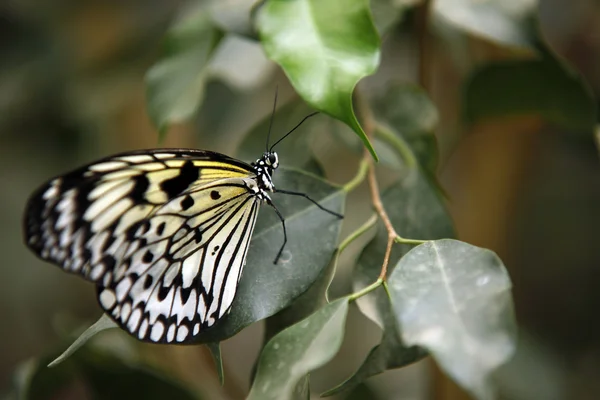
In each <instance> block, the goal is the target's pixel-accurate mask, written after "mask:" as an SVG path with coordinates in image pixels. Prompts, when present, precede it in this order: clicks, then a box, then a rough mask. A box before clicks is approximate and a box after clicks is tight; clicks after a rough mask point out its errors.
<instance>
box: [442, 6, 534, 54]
mask: <svg viewBox="0 0 600 400" xmlns="http://www.w3.org/2000/svg"><path fill="white" fill-rule="evenodd" d="M537 3H538V2H537V0H486V1H478V0H437V1H434V2H433V3H432V5H433V12H434V16H436V17H438V18H439V19H440V20H442V21H445V22H446V23H449V24H451V25H453V26H455V27H457V28H458V29H462V30H465V31H467V32H470V33H472V34H474V35H477V36H481V37H483V38H486V39H488V40H491V41H494V42H496V43H498V44H501V45H504V46H510V47H515V48H518V49H521V50H526V51H535V45H534V42H535V39H534V35H533V34H532V31H533V28H532V26H531V25H532V24H531V19H532V18H533V15H534V14H535V12H536V11H537Z"/></svg>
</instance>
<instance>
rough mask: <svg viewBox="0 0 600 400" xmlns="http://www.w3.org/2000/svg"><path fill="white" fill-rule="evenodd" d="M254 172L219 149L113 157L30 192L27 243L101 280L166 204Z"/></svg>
mask: <svg viewBox="0 0 600 400" xmlns="http://www.w3.org/2000/svg"><path fill="white" fill-rule="evenodd" d="M250 174H251V167H250V166H248V165H247V164H245V163H243V162H241V161H237V160H235V159H232V158H230V157H227V156H225V155H222V154H219V153H212V152H206V151H197V150H178V149H162V150H150V151H148V150H146V151H137V152H130V153H124V154H120V155H116V156H113V157H109V158H106V159H103V160H100V161H98V162H95V163H92V164H90V165H87V166H85V167H83V168H80V169H77V170H75V171H73V172H71V173H68V174H66V175H63V176H60V177H57V178H54V179H52V180H50V181H49V182H48V183H46V184H45V185H43V186H42V187H41V188H39V189H38V190H37V191H36V193H34V195H33V196H32V197H31V198H30V200H29V202H28V205H27V208H26V211H25V220H24V234H25V242H26V243H27V245H28V246H29V247H30V248H31V249H32V250H33V251H34V252H35V253H36V254H37V255H38V256H39V257H40V258H42V259H44V260H48V261H51V262H53V263H55V264H57V265H59V266H61V267H62V268H63V269H64V270H66V271H68V272H72V273H77V274H80V275H82V276H83V277H84V278H86V279H88V280H91V281H95V282H99V281H101V280H102V279H104V276H105V274H106V273H107V272H110V271H112V270H113V269H114V268H116V267H117V266H118V265H121V264H122V262H121V261H122V259H123V257H124V254H125V252H126V251H127V248H128V246H129V242H130V241H131V238H132V237H135V236H136V234H138V233H139V230H140V229H143V227H144V226H145V224H144V221H145V220H146V219H147V218H148V217H149V216H151V215H153V213H155V212H156V210H157V209H159V208H160V207H161V206H163V205H165V204H167V203H169V202H170V201H171V200H172V199H175V198H176V197H178V196H179V195H181V193H184V192H185V191H187V190H190V189H192V188H197V187H200V186H202V185H205V184H208V183H210V182H214V181H215V180H221V179H242V178H244V177H248V176H249V175H250Z"/></svg>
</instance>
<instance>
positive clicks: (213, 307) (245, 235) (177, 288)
mask: <svg viewBox="0 0 600 400" xmlns="http://www.w3.org/2000/svg"><path fill="white" fill-rule="evenodd" d="M256 180H257V177H256V174H255V171H254V169H253V167H252V166H250V165H248V164H246V163H243V162H241V161H239V160H235V159H233V158H230V157H227V156H225V155H222V154H219V153H213V152H207V151H200V150H178V149H162V150H154V151H150V152H149V151H143V152H129V153H124V154H120V155H116V156H113V157H109V158H106V159H103V160H100V161H98V162H96V163H93V164H90V165H87V166H85V167H83V168H80V169H77V170H75V171H72V172H71V173H68V174H66V175H63V176H60V177H57V178H54V179H52V180H50V181H49V182H48V183H47V184H46V185H44V186H42V187H41V188H40V189H38V191H37V192H35V193H34V194H33V196H32V197H31V199H30V200H29V203H28V205H27V210H26V217H25V221H24V224H25V226H24V232H25V241H26V243H27V244H28V246H29V247H30V248H31V249H32V250H33V251H34V252H35V253H36V254H37V255H38V256H39V257H40V258H42V259H44V260H48V261H51V262H53V263H55V264H58V265H59V266H61V267H62V268H63V269H64V270H66V271H67V272H71V273H75V274H79V275H81V276H83V277H84V278H85V279H88V280H90V281H92V282H94V283H95V284H96V288H97V296H98V301H99V303H100V305H101V307H102V308H103V309H104V310H105V312H106V313H107V314H108V315H110V316H111V317H112V318H113V320H114V321H115V322H116V323H117V324H119V325H120V326H121V327H122V328H123V329H125V330H127V331H128V332H129V333H130V334H132V335H134V336H136V337H137V338H139V339H141V340H144V341H150V342H155V343H173V342H176V343H183V342H186V341H189V340H191V339H193V337H194V336H196V335H197V334H198V333H199V332H201V331H203V330H204V329H206V328H208V327H210V326H212V325H214V324H215V323H216V322H217V321H218V320H219V319H221V318H222V317H223V316H224V315H225V314H226V313H227V312H228V310H229V309H230V307H231V304H232V302H233V299H234V296H235V292H236V289H237V283H238V281H239V279H240V277H241V274H242V270H243V267H244V264H245V260H246V255H247V252H248V247H249V244H250V239H251V236H252V232H253V230H254V225H255V223H256V218H257V215H258V210H259V208H260V204H261V198H260V196H258V195H257V193H258V192H257V190H256Z"/></svg>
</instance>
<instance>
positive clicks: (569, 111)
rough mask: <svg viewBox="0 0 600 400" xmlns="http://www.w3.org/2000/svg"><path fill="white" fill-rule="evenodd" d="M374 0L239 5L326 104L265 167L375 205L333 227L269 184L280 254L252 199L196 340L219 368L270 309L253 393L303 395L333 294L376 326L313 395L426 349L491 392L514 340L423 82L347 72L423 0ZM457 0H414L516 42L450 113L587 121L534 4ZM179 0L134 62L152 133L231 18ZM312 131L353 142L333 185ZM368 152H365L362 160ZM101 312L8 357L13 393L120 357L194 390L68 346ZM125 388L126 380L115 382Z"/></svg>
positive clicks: (200, 86) (164, 126)
mask: <svg viewBox="0 0 600 400" xmlns="http://www.w3.org/2000/svg"><path fill="white" fill-rule="evenodd" d="M371 3H373V5H372V7H374V8H376V10H377V12H375V13H372V12H371V9H370V6H369V2H368V1H366V0H267V1H265V2H262V3H261V4H260V5H258V6H256V7H255V9H254V10H252V12H251V13H249V15H251V16H252V17H251V18H252V21H253V23H254V27H255V30H256V34H257V35H249V36H250V37H251V38H252V40H256V41H258V42H259V43H260V44H261V46H262V47H263V49H264V51H265V53H266V55H267V57H268V58H269V59H271V60H272V61H273V62H275V63H277V64H278V65H279V66H280V67H281V69H282V70H283V71H284V72H285V74H286V76H287V78H288V79H289V82H290V84H291V85H292V87H293V88H294V90H295V92H296V93H297V94H298V96H299V97H300V98H301V100H302V101H303V102H304V103H306V104H308V105H309V106H310V107H312V108H314V109H316V110H318V111H321V112H322V113H323V114H326V115H321V116H317V117H315V118H313V119H312V120H311V121H310V122H307V123H306V124H307V126H308V128H307V130H311V131H314V132H318V133H319V137H316V136H317V135H315V134H312V135H310V134H303V135H302V134H299V135H296V136H292V137H290V138H288V139H286V140H285V141H283V142H282V143H281V145H279V146H278V148H277V150H278V152H279V155H280V158H281V162H282V165H283V167H282V168H281V169H280V170H279V171H278V172H277V176H276V178H275V179H276V184H277V186H278V187H281V188H285V189H286V190H294V191H300V192H303V193H308V194H310V196H311V197H312V198H314V199H315V200H317V201H318V202H319V203H320V204H322V205H323V206H325V207H327V208H329V209H331V210H334V211H338V212H343V211H344V208H345V203H346V199H347V197H348V196H350V195H352V194H353V193H355V192H357V191H359V190H360V189H359V188H360V184H361V183H363V182H366V183H367V185H368V186H369V189H370V202H371V203H372V206H373V208H374V210H375V217H374V218H371V219H367V220H365V221H364V225H362V226H359V227H352V228H353V229H354V230H353V231H352V229H350V231H352V232H351V233H349V234H348V235H347V236H346V237H344V238H341V240H340V232H342V221H339V220H336V219H335V218H332V217H331V218H330V217H329V216H327V215H324V214H323V213H322V212H321V211H320V210H319V209H318V208H317V207H316V206H315V205H313V204H312V203H308V202H306V201H305V200H304V199H301V198H295V197H291V196H278V195H274V198H275V199H274V200H275V202H276V204H277V206H278V207H279V209H280V210H281V212H282V214H283V215H285V216H286V226H287V232H288V235H289V238H290V241H289V243H288V247H287V248H286V252H285V253H284V254H283V259H282V262H281V263H280V264H279V265H273V262H272V261H273V258H274V256H275V253H276V250H277V246H279V243H280V242H281V230H280V229H281V226H280V222H279V220H278V219H277V217H276V216H275V215H272V214H269V213H267V212H262V213H261V217H260V219H259V222H258V224H257V226H256V229H255V232H254V235H253V239H252V243H251V250H250V253H249V257H248V261H247V266H246V269H245V270H244V274H243V277H242V280H241V281H240V284H239V290H238V293H237V295H236V299H235V301H234V304H233V307H232V309H231V312H230V313H229V314H228V315H227V316H226V317H225V318H224V319H223V320H222V321H220V322H219V323H218V324H217V325H216V326H215V327H214V328H212V329H210V330H209V331H207V332H204V333H202V334H200V335H199V336H198V337H197V340H196V343H197V344H200V343H207V344H209V345H210V346H211V351H212V352H213V354H214V355H215V360H217V364H218V371H219V374H220V375H222V371H223V369H222V365H221V362H222V360H221V355H220V351H219V346H218V343H219V342H221V341H223V340H225V339H228V338H230V337H232V336H234V335H236V334H237V333H238V332H240V331H241V330H243V329H244V328H246V327H248V326H249V325H251V324H253V323H256V322H259V321H262V320H266V321H267V335H266V339H267V340H265V343H264V346H263V348H262V351H261V353H260V356H259V358H258V360H257V366H256V374H255V376H254V377H253V383H252V388H251V390H250V392H249V398H251V399H269V398H273V399H300V398H307V397H308V396H309V395H310V375H311V374H312V373H313V372H314V371H315V370H316V369H318V368H319V367H321V366H322V365H324V364H326V363H327V362H329V361H330V360H331V359H332V358H333V357H334V356H335V355H336V353H337V351H338V349H339V347H340V345H341V343H342V341H343V338H344V333H345V321H346V315H347V313H348V308H349V307H353V306H354V305H357V306H358V308H359V310H360V311H361V313H362V314H363V315H364V316H365V317H366V318H368V319H369V320H371V321H373V322H374V323H375V324H376V325H377V326H378V327H379V328H380V329H381V331H382V337H381V340H380V343H379V344H378V345H377V346H376V347H374V348H373V349H372V350H371V351H370V352H369V354H368V355H367V356H366V357H365V359H364V361H363V362H362V364H361V365H357V366H356V371H355V373H354V374H352V375H351V376H350V377H348V378H347V379H346V380H345V381H344V382H342V383H337V384H336V383H334V382H332V384H331V389H330V390H328V391H327V392H326V393H325V395H333V394H335V393H339V392H344V391H348V392H349V391H351V390H353V389H354V388H357V387H361V385H363V384H364V382H365V381H366V380H367V379H368V378H369V377H371V376H374V375H377V374H380V373H384V372H385V371H387V370H390V369H395V368H401V367H404V366H406V365H408V364H410V363H413V362H416V361H418V360H420V359H422V358H424V357H426V356H427V355H431V356H432V357H433V358H434V359H435V361H436V362H437V363H438V365H439V366H440V368H441V369H443V370H444V372H445V373H446V374H448V375H449V376H450V377H451V378H452V379H454V380H455V381H456V382H457V383H458V384H459V385H461V386H462V387H464V388H465V389H466V390H468V391H470V392H471V393H472V394H473V395H474V396H475V397H477V398H480V399H488V398H492V397H493V393H494V387H493V383H492V381H491V375H492V373H493V372H494V370H495V369H496V368H497V367H498V366H499V365H501V364H503V363H504V362H506V361H507V360H508V359H509V358H510V357H511V356H512V354H513V352H514V349H515V346H516V328H515V320H514V315H513V304H512V295H511V282H510V278H509V276H508V273H507V272H506V269H505V267H504V265H503V264H502V261H501V260H500V259H499V258H498V257H497V256H496V255H495V254H494V253H492V252H491V251H489V250H485V249H481V248H478V247H475V246H471V245H469V244H467V243H464V242H460V241H458V240H454V239H453V238H455V236H456V234H455V229H454V227H453V224H452V220H451V218H450V215H449V212H448V210H447V208H446V205H445V199H444V196H443V190H442V189H441V186H440V184H439V183H438V182H437V179H436V172H437V170H436V168H437V165H438V149H437V147H436V140H435V136H434V130H435V129H436V125H437V123H438V114H437V110H436V107H435V105H434V104H433V103H432V102H431V101H430V100H429V97H428V96H427V94H426V91H425V90H424V88H420V87H418V86H416V85H414V84H411V85H405V84H397V83H396V82H391V83H389V84H388V85H386V87H387V89H386V91H385V92H382V93H376V94H374V95H370V94H369V93H368V90H364V89H363V88H362V87H360V85H359V86H358V87H357V84H358V82H359V81H360V80H361V79H363V78H364V77H366V76H368V75H371V74H373V73H374V72H375V71H376V69H377V67H378V66H379V62H380V55H381V52H382V50H381V43H380V42H381V40H380V34H381V35H387V34H390V32H391V31H392V30H393V29H394V27H396V26H401V25H403V24H404V23H405V22H404V17H405V16H406V13H407V12H410V11H414V10H415V9H419V8H420V7H427V2H426V3H425V4H426V5H425V6H424V5H423V4H420V2H418V1H413V2H411V1H406V2H402V1H391V0H389V1H385V0H378V1H373V2H371ZM472 3H473V2H468V1H450V0H446V1H441V0H440V1H437V2H434V4H435V6H434V7H433V9H431V10H428V9H425V10H424V12H426V13H429V15H430V17H431V18H432V19H433V20H434V22H436V23H441V24H449V25H450V26H451V27H452V28H451V29H455V30H457V31H459V32H462V33H464V34H467V33H471V34H472V33H475V34H476V35H479V36H482V37H483V38H485V39H488V40H492V41H494V42H495V43H496V44H497V45H499V46H506V47H507V48H510V49H514V48H517V49H518V50H519V52H520V53H519V54H520V57H517V58H515V59H514V60H511V61H510V62H494V63H488V64H486V65H484V66H481V67H480V68H477V69H475V70H474V71H473V72H472V75H471V76H470V78H469V79H468V80H467V81H466V82H467V83H466V84H465V87H464V97H463V104H462V106H463V117H464V120H463V122H464V123H465V124H472V123H476V122H478V121H481V120H485V119H487V118H498V117H500V118H501V117H505V116H507V115H515V114H526V115H532V114H534V115H539V116H541V117H542V118H545V119H546V120H547V121H548V122H549V123H555V124H562V125H564V126H567V127H568V128H570V129H572V130H573V131H576V132H577V133H580V134H582V135H583V136H586V135H587V136H589V137H591V133H592V131H593V124H594V121H595V118H596V116H595V111H594V105H593V103H592V100H591V96H590V94H589V90H588V88H587V87H586V86H585V83H584V82H583V80H582V79H581V78H579V77H578V76H576V75H574V74H573V72H572V71H570V70H569V69H568V68H567V67H565V66H564V65H563V64H562V63H561V62H559V61H558V60H557V59H556V56H554V55H553V54H552V53H551V52H550V51H549V50H548V49H547V48H546V46H544V45H542V44H541V43H543V38H542V37H540V34H539V33H538V32H537V31H536V30H535V27H534V26H533V25H532V22H531V20H532V19H533V12H534V7H533V6H532V5H533V4H534V3H533V2H525V3H528V4H527V7H525V6H523V7H517V9H515V8H514V7H513V8H511V7H509V6H507V5H506V3H505V2H501V1H489V2H485V4H480V5H477V6H474V5H473V4H472ZM509 3H514V2H509ZM192 6H193V7H192V8H191V9H192V11H189V9H185V10H183V11H182V12H181V13H180V15H179V16H178V17H177V18H176V19H175V21H174V22H173V25H172V27H171V28H170V29H169V31H168V32H167V34H166V38H165V43H164V45H165V46H164V48H165V50H164V52H163V53H162V55H161V56H160V58H159V59H158V60H157V61H156V64H154V66H152V67H151V68H150V69H149V70H148V73H147V75H146V93H147V105H148V113H149V115H150V118H151V120H152V121H153V123H154V125H155V126H156V129H157V130H158V131H159V132H160V134H161V135H165V134H166V133H167V131H168V130H169V128H170V127H171V126H172V125H173V124H176V123H181V122H184V121H188V120H190V119H191V118H192V117H193V116H194V115H195V113H196V112H197V111H198V110H199V109H201V108H202V107H203V103H205V102H208V101H209V99H208V98H205V94H206V93H207V84H208V82H209V81H210V79H211V74H212V72H211V62H212V60H213V58H214V57H215V54H216V53H217V52H218V50H219V48H220V46H221V45H222V43H224V40H225V38H227V37H228V35H232V33H231V32H228V31H227V27H224V26H223V24H221V23H219V22H218V21H216V20H215V18H214V14H212V13H211V11H212V10H211V9H210V6H208V5H206V4H204V3H202V2H199V3H198V4H192ZM381 10H385V12H381ZM220 11H222V10H220ZM420 11H423V10H422V9H420ZM374 16H375V18H376V19H375V20H374ZM486 21H495V22H497V23H491V24H487V23H485V22H486ZM498 27H500V28H504V29H499V28H498ZM446 28H447V27H446ZM378 29H379V32H378ZM232 31H234V30H233V29H232ZM236 62H240V63H242V62H243V60H236ZM515 82H516V83H515ZM515 87H516V90H514V89H515ZM355 109H356V114H358V117H359V118H357V116H356V114H355ZM307 110H308V107H306V105H303V104H302V103H301V101H299V100H298V99H295V100H293V101H291V102H289V103H288V104H287V105H284V106H282V107H280V108H279V109H278V110H277V111H276V112H275V115H274V118H275V120H276V121H278V122H279V123H280V124H282V125H283V124H285V125H292V124H293V123H294V122H293V121H298V120H299V119H300V117H301V116H304V115H306V114H307V112H308V111H307ZM332 118H333V119H335V120H337V121H340V123H337V122H333V123H335V124H337V125H336V126H335V129H329V128H328V127H329V125H328V124H331V123H332V121H331V119H332ZM359 121H360V123H359ZM269 124H270V122H269V117H267V118H264V119H263V120H262V121H260V122H259V123H258V124H257V125H256V127H255V128H254V129H252V130H250V131H249V133H248V134H246V135H245V137H244V138H243V140H241V144H240V146H239V151H238V154H237V155H238V156H239V157H240V158H243V159H247V160H252V159H253V158H256V157H257V156H259V155H260V152H261V151H262V150H263V146H264V137H265V135H266V132H267V129H268V126H269ZM334 130H335V132H336V133H332V132H333V131H334ZM328 131H329V132H328ZM323 138H329V139H330V140H333V141H335V142H336V144H338V143H339V144H341V146H339V147H340V148H343V149H344V150H348V151H349V152H350V153H352V151H354V154H356V150H358V152H359V154H361V153H363V154H362V155H360V156H359V159H358V160H357V161H356V163H355V166H356V170H357V172H356V176H355V177H354V178H353V179H351V180H350V181H348V182H346V183H344V184H343V185H340V186H338V185H334V184H331V183H329V182H327V181H326V180H325V178H327V177H328V175H327V167H326V164H327V162H326V161H327V160H323V157H322V155H320V152H319V151H313V150H314V145H312V143H314V142H315V141H318V140H322V139H323ZM363 149H366V150H367V151H363ZM378 159H379V160H381V163H380V164H379V165H377V164H375V162H374V160H378ZM375 170H378V172H379V173H380V174H381V175H385V176H386V177H388V178H389V177H391V178H389V179H388V182H387V184H386V185H387V187H384V186H383V184H380V183H379V180H378V176H377V175H376V173H375ZM376 221H377V222H376ZM374 226H375V227H376V228H375V229H374V230H375V236H374V237H373V239H372V240H370V241H369V243H368V244H367V245H366V247H365V248H364V249H363V250H362V252H361V253H360V255H359V257H358V260H357V261H356V263H355V264H356V265H355V266H354V270H353V273H352V286H353V292H352V293H348V294H347V295H346V296H343V297H340V298H337V299H328V295H329V292H328V290H329V284H330V282H331V280H332V279H333V277H334V275H335V272H336V266H337V261H338V257H339V256H340V253H341V252H343V251H344V250H345V248H346V247H347V246H348V245H349V244H350V243H351V242H353V241H354V240H356V239H358V238H360V237H363V235H366V234H368V233H369V232H373V229H371V228H372V227H374ZM347 231H348V230H347ZM105 322H106V320H105V319H101V320H100V321H99V322H98V324H99V325H96V326H95V328H93V329H91V330H90V331H88V332H87V333H86V334H84V335H82V336H81V337H80V339H79V340H78V341H77V342H76V343H74V345H73V346H72V347H71V348H69V350H67V352H66V353H65V355H64V356H65V357H62V358H60V360H57V361H60V362H56V363H55V364H57V365H58V366H55V367H54V368H53V369H50V370H43V368H40V365H45V363H46V362H48V361H49V360H50V359H51V357H48V356H44V357H42V358H40V360H38V361H36V362H35V367H31V366H30V367H29V368H28V369H27V373H26V374H25V373H23V374H21V375H22V376H26V377H27V379H20V380H18V382H17V383H18V384H17V385H16V386H17V388H18V390H19V391H20V392H21V393H28V396H27V398H48V397H49V396H46V395H44V396H42V395H41V394H40V393H44V392H45V391H47V392H48V393H52V392H53V391H54V390H55V387H56V385H59V384H62V382H63V381H67V380H70V379H74V378H73V377H74V376H75V375H76V373H75V372H74V371H76V370H78V369H80V370H81V371H83V372H82V376H83V379H84V380H85V381H86V382H88V383H89V386H90V389H89V390H92V391H94V392H96V393H98V394H99V395H111V393H106V392H105V391H104V390H107V389H108V386H110V385H105V384H104V382H106V380H109V379H112V378H111V376H112V375H111V374H117V373H118V371H121V370H127V372H126V373H127V375H128V376H129V378H128V379H132V380H131V382H130V384H131V385H134V384H135V385H139V387H142V386H143V387H144V389H145V390H147V391H148V392H149V393H150V392H153V393H154V395H156V393H159V392H161V393H162V392H163V391H164V392H165V393H169V394H170V395H176V396H177V397H178V398H187V397H189V398H193V397H194V395H193V394H191V392H190V391H189V390H188V389H185V388H183V387H181V386H180V385H179V384H176V383H173V382H170V381H168V380H165V379H164V378H163V377H161V376H159V375H157V374H152V373H148V372H147V371H143V368H141V369H140V368H139V366H138V365H133V366H132V364H128V363H126V362H123V361H122V360H120V359H119V358H118V357H113V356H111V357H107V356H105V355H103V353H102V352H98V351H97V349H95V348H94V347H92V346H90V345H88V346H84V347H82V348H81V349H80V346H83V345H84V344H85V342H86V341H87V340H88V339H90V338H91V337H92V336H93V335H95V334H96V333H98V332H99V331H101V330H103V329H106V328H107V327H110V321H109V323H108V325H106V324H104V323H105ZM92 343H93V341H92ZM223 361H224V362H225V363H227V359H225V360H223ZM107 366H110V368H107ZM130 370H131V371H130ZM134 378H135V379H134ZM226 379H227V377H226V376H225V380H226ZM125 381H126V380H120V382H125ZM57 382H58V383H57ZM128 390H129V389H128ZM126 393H129V392H127V390H125V389H124V391H123V392H122V393H121V395H123V396H125V397H126V396H127V394H126ZM136 395H140V393H139V392H138V393H136ZM125 397H124V398H125ZM197 397H200V396H197Z"/></svg>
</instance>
